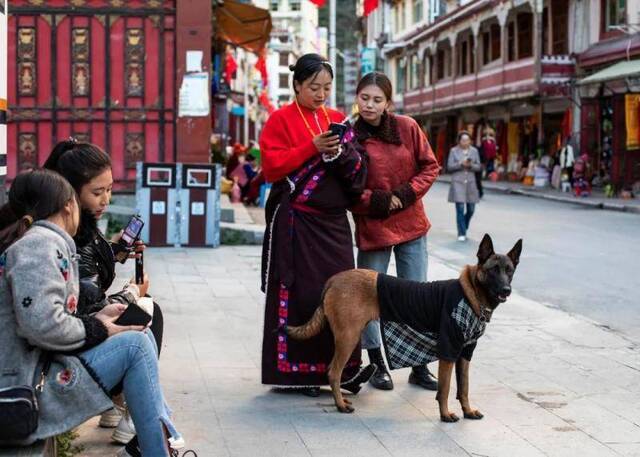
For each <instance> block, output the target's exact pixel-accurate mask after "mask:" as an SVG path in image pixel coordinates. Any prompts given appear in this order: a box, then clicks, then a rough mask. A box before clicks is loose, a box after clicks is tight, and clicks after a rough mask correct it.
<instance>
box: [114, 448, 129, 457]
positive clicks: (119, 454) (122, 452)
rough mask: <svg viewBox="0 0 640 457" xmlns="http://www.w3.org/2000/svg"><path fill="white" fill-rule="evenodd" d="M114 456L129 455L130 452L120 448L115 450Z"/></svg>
mask: <svg viewBox="0 0 640 457" xmlns="http://www.w3.org/2000/svg"><path fill="white" fill-rule="evenodd" d="M116 457H131V454H129V453H128V452H127V450H126V449H125V448H122V449H120V450H119V451H118V452H116Z"/></svg>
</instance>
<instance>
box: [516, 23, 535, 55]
mask: <svg viewBox="0 0 640 457" xmlns="http://www.w3.org/2000/svg"><path fill="white" fill-rule="evenodd" d="M516 21H517V23H518V59H526V58H527V57H531V56H532V55H533V14H532V13H520V14H518V16H517V17H516Z"/></svg>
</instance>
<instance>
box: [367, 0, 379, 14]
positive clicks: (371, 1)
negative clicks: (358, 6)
mask: <svg viewBox="0 0 640 457" xmlns="http://www.w3.org/2000/svg"><path fill="white" fill-rule="evenodd" d="M378 2H379V0H364V15H365V17H366V16H368V15H369V14H371V13H372V12H373V10H375V9H376V8H377V7H378Z"/></svg>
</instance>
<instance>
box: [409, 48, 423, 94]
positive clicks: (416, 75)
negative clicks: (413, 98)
mask: <svg viewBox="0 0 640 457" xmlns="http://www.w3.org/2000/svg"><path fill="white" fill-rule="evenodd" d="M409 71H410V74H409V76H410V78H409V80H410V81H409V86H410V88H411V89H417V88H418V87H420V60H419V59H418V55H417V54H414V55H412V56H411V66H410V69H409Z"/></svg>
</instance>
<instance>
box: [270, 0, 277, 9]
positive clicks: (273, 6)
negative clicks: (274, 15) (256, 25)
mask: <svg viewBox="0 0 640 457" xmlns="http://www.w3.org/2000/svg"><path fill="white" fill-rule="evenodd" d="M278 8H280V0H270V2H269V9H270V10H271V11H278Z"/></svg>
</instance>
